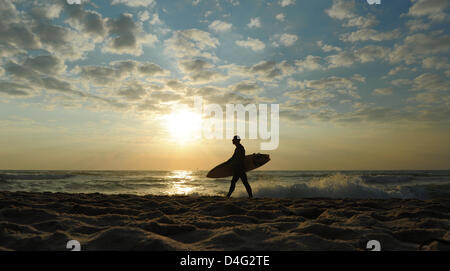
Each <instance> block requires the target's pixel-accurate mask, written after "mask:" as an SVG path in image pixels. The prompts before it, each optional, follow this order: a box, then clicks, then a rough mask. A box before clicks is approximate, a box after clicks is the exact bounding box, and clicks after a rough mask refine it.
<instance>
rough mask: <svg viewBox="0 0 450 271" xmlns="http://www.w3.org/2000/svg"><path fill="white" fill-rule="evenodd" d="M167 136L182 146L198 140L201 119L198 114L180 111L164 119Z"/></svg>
mask: <svg viewBox="0 0 450 271" xmlns="http://www.w3.org/2000/svg"><path fill="white" fill-rule="evenodd" d="M164 122H165V126H166V128H167V131H168V133H169V135H170V136H171V137H172V139H174V140H175V141H176V142H177V143H180V144H184V143H186V142H190V141H193V140H196V139H199V138H200V135H201V124H202V119H201V116H200V115H199V114H196V113H194V112H192V111H188V110H182V111H177V112H174V113H172V114H170V115H167V116H166V117H165V118H164Z"/></svg>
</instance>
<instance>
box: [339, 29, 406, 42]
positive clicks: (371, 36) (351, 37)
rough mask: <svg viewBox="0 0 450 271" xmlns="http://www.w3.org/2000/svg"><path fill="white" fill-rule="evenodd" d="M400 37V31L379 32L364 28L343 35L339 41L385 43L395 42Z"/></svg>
mask: <svg viewBox="0 0 450 271" xmlns="http://www.w3.org/2000/svg"><path fill="white" fill-rule="evenodd" d="M398 37H400V31H398V30H393V31H389V32H379V31H377V30H375V29H368V28H363V29H359V30H357V31H354V32H351V33H345V34H342V35H341V36H340V37H339V39H340V40H342V41H346V42H356V41H368V40H372V41H384V40H393V39H397V38H398Z"/></svg>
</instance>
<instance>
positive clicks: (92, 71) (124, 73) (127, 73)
mask: <svg viewBox="0 0 450 271" xmlns="http://www.w3.org/2000/svg"><path fill="white" fill-rule="evenodd" d="M73 71H74V72H75V73H77V74H80V76H81V77H82V78H83V79H86V80H89V81H91V82H92V83H94V84H96V85H98V86H108V85H111V84H116V83H117V81H121V80H124V79H125V78H127V77H131V76H135V77H140V76H141V77H144V78H146V79H147V80H149V79H150V78H148V77H149V76H151V77H158V76H167V75H169V74H170V72H169V71H167V70H165V69H163V68H161V67H160V66H158V65H157V64H154V63H152V62H138V61H134V60H123V61H115V62H110V63H109V65H108V66H88V65H87V66H77V67H75V68H74V70H73Z"/></svg>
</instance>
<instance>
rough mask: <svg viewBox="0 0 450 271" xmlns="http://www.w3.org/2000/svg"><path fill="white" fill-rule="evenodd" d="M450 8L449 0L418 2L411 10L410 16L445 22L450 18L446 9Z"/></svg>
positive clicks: (419, 0)
mask: <svg viewBox="0 0 450 271" xmlns="http://www.w3.org/2000/svg"><path fill="white" fill-rule="evenodd" d="M449 6H450V2H449V1H447V0H416V1H414V4H413V5H412V6H411V7H410V8H409V11H408V15H409V16H413V17H422V16H427V17H428V18H429V19H430V20H433V21H443V20H445V19H446V18H448V15H447V14H446V13H445V9H447V8H448V7H449Z"/></svg>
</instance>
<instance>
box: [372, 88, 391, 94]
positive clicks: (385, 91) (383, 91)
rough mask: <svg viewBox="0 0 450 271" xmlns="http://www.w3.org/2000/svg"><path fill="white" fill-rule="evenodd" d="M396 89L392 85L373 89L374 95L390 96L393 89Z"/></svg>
mask: <svg viewBox="0 0 450 271" xmlns="http://www.w3.org/2000/svg"><path fill="white" fill-rule="evenodd" d="M393 90H394V89H393V88H391V87H387V88H377V89H375V90H374V91H373V93H372V94H373V95H377V96H389V95H392V91H393Z"/></svg>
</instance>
